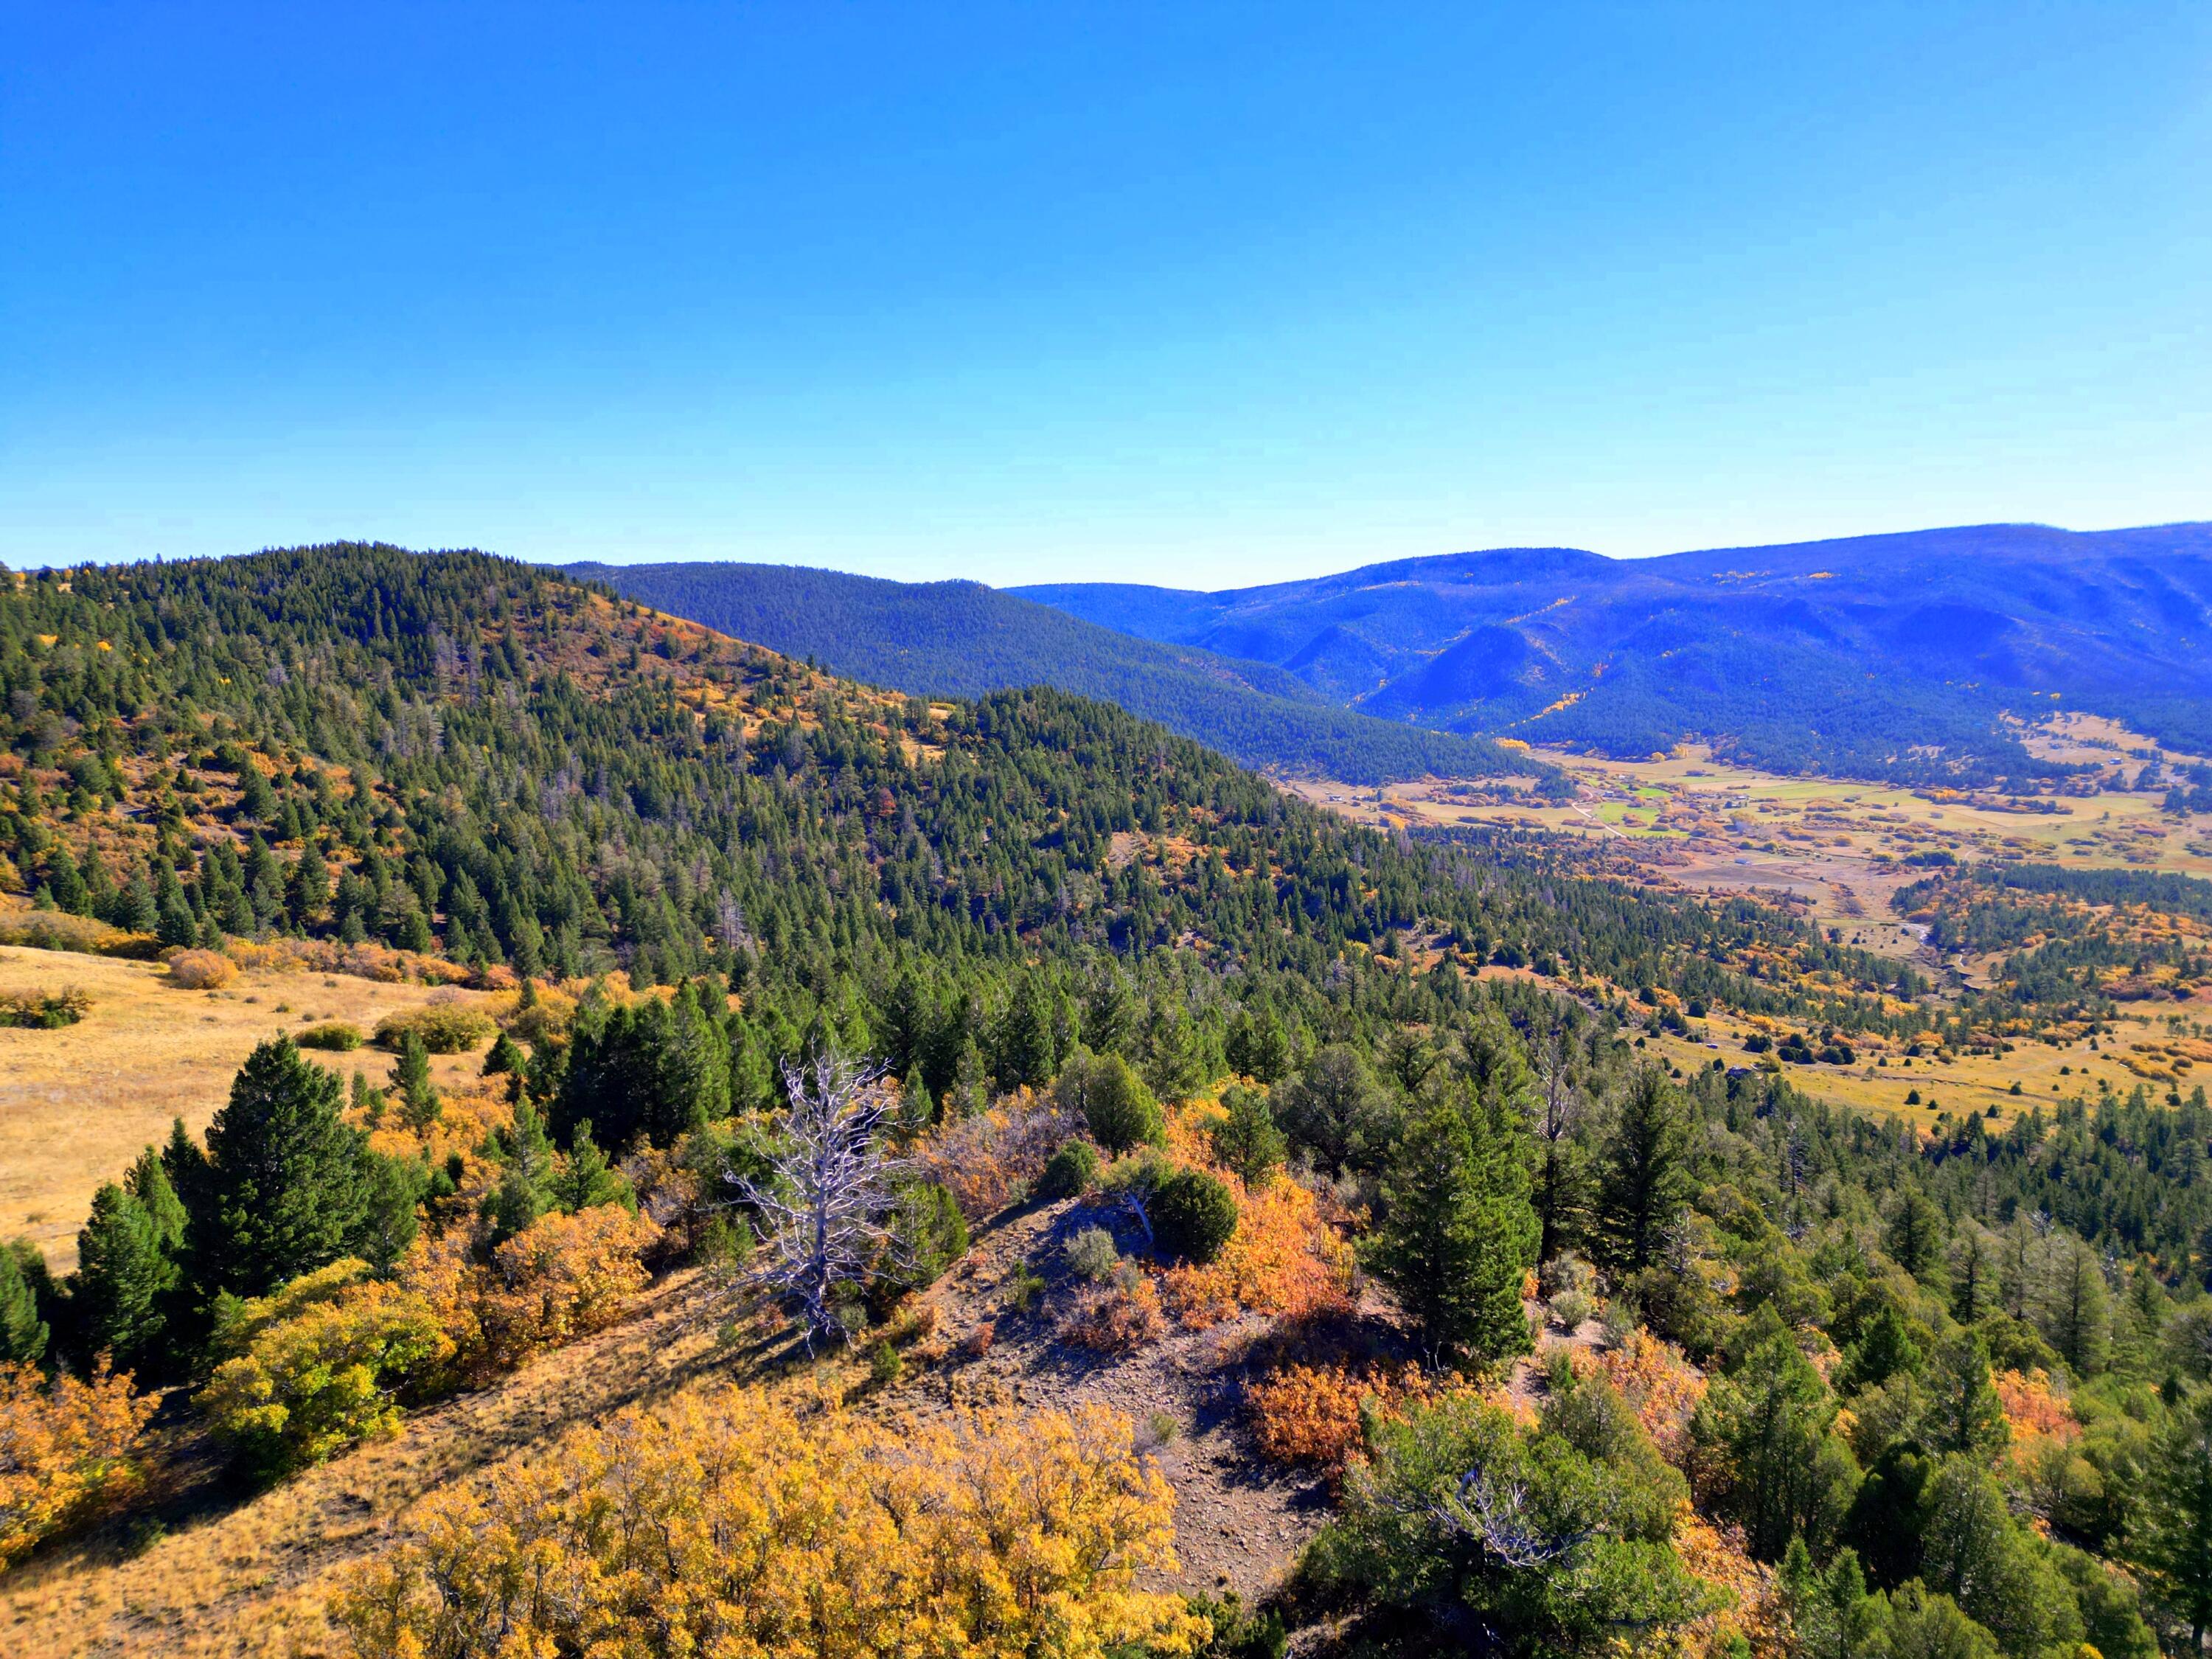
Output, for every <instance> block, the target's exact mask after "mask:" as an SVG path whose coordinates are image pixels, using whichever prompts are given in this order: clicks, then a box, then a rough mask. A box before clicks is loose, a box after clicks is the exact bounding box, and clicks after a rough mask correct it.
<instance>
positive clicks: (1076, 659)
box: [567, 564, 1529, 783]
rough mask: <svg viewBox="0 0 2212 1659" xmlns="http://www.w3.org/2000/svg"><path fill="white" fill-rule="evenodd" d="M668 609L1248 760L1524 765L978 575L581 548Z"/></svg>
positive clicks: (845, 665)
mask: <svg viewBox="0 0 2212 1659" xmlns="http://www.w3.org/2000/svg"><path fill="white" fill-rule="evenodd" d="M567 574H570V575H572V576H577V577H580V578H584V579H586V580H592V581H597V582H602V583H605V585H606V586H610V587H612V588H614V589H615V590H616V591H617V592H620V593H623V594H624V595H626V596H628V597H629V598H631V599H638V600H641V601H643V602H644V603H645V604H647V605H652V606H653V607H654V608H655V609H656V610H660V611H667V612H669V613H670V614H671V615H672V616H678V617H684V618H686V619H688V620H690V621H691V622H696V623H700V624H702V626H705V627H708V628H714V629H720V630H721V631H722V632H724V633H727V634H732V635H736V636H737V637H738V638H740V639H745V640H750V641H755V642H756V643H757V644H761V645H764V646H767V647H769V648H770V649H771V650H775V651H781V652H782V653H785V654H787V655H789V656H794V657H807V658H811V659H813V660H814V661H816V662H818V663H820V664H821V665H823V667H825V668H827V669H829V671H832V672H834V673H837V674H842V675H846V676H849V677H851V678H856V679H860V680H866V681H867V682H869V683H871V684H877V685H884V686H890V687H893V688H895V689H896V690H901V691H907V692H911V693H915V694H918V695H922V696H958V697H973V696H982V695H984V694H985V693H987V692H991V691H999V690H1011V689H1013V688H1017V687H1020V686H1025V685H1050V686H1054V687H1055V688H1057V689H1058V690H1063V691H1068V692H1073V693H1074V694H1075V695H1077V696H1086V697H1097V698H1100V699H1102V700H1103V701H1105V702H1115V703H1118V704H1120V705H1121V707H1122V708H1127V709H1128V710H1129V711H1130V712H1131V713H1133V714H1140V715H1142V716H1143V717H1144V718H1146V719H1147V720H1158V722H1159V723H1160V724H1161V725H1163V726H1166V727H1167V728H1168V729H1169V730H1170V731H1171V732H1176V734H1177V735H1179V736H1182V737H1188V738H1195V739H1197V740H1198V741H1199V742H1200V743H1203V744H1206V745H1207V746H1208V747H1210V748H1213V749H1218V750H1220V751H1221V752H1222V753H1223V754H1225V755H1227V756H1229V757H1231V759H1233V760H1237V761H1241V762H1243V763H1245V764H1246V765H1249V766H1260V767H1273V768H1277V769H1282V770H1285V771H1291V772H1300V773H1319V774H1321V775H1325V776H1328V777H1334V778H1343V779H1346V780H1347V781H1351V782H1354V783H1382V782H1389V781H1396V780H1398V779H1402V778H1414V777H1420V776H1424V775H1428V774H1431V773H1433V774H1435V775H1438V776H1443V777H1480V776H1483V775H1489V774H1493V773H1499V772H1507V771H1520V772H1524V773H1525V772H1527V771H1528V769H1529V765H1528V760H1527V758H1526V757H1516V756H1512V755H1509V754H1507V753H1505V752H1504V751H1503V750H1499V749H1498V748H1497V747H1496V746H1495V745H1493V744H1490V743H1488V742H1485V741H1480V740H1473V741H1471V740H1469V739H1468V738H1467V737H1466V736H1464V735H1462V734H1457V733H1449V732H1443V731H1441V730H1437V729H1434V728H1428V729H1424V728H1422V727H1420V726H1413V725H1409V724H1407V723H1406V722H1403V721H1397V720H1385V719H1379V718H1376V717H1375V716H1372V715H1369V714H1364V713H1360V712H1358V711H1354V710H1349V709H1346V708H1343V707H1341V706H1340V703H1338V702H1335V701H1333V700H1332V699H1331V698H1330V696H1328V694H1327V693H1325V692H1324V691H1322V690H1318V689H1316V687H1314V686H1312V685H1310V684H1307V682H1306V681H1305V680H1304V679H1303V678H1300V677H1299V676H1298V675H1297V673H1296V672H1294V671H1291V670H1290V669H1288V668H1283V667H1277V666H1274V665H1271V664H1267V663H1260V662H1241V661H1237V660H1234V659H1231V658H1229V657H1225V656H1223V655H1220V654H1218V653H1215V652H1213V651H1211V650H1206V649H1202V648H1200V647H1194V646H1190V645H1185V644H1179V643H1161V642H1158V641H1152V640H1145V639H1139V638H1136V637H1134V636H1133V635H1131V634H1129V633H1127V632H1121V631H1117V630H1115V629H1112V628H1109V627H1101V626H1098V625H1097V624H1095V623H1090V622H1086V621H1085V620H1082V619H1081V618H1079V617H1071V616H1068V615H1066V614H1064V613H1063V612H1061V611H1056V610H1054V609H1052V608H1051V607H1049V606H1046V605H1036V604H1032V603H1031V602H1030V601H1029V600H1027V599H1017V598H1014V597H1012V595H1009V594H1006V593H1001V592H996V591H994V590H993V589H991V588H988V587H985V586H981V584H979V583H975V582H964V581H949V582H913V583H909V582H894V581H884V580H877V579H875V578H872V577H866V576H852V575H846V574H842V573H840V572H836V571H830V570H808V569H802V568H796V567H793V566H786V565H766V564H649V565H603V564H579V565H572V566H569V567H568V571H567Z"/></svg>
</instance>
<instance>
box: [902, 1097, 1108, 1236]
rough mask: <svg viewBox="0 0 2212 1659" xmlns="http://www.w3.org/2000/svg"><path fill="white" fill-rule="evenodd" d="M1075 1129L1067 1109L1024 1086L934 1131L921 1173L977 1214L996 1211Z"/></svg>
mask: <svg viewBox="0 0 2212 1659" xmlns="http://www.w3.org/2000/svg"><path fill="white" fill-rule="evenodd" d="M1070 1133H1073V1126H1072V1125H1071V1124H1070V1123H1069V1121H1068V1119H1067V1115H1066V1113H1065V1112H1064V1111H1062V1110H1061V1109H1060V1108H1059V1107H1058V1106H1057V1105H1055V1104H1054V1103H1052V1102H1050V1101H1045V1100H1040V1099H1038V1098H1037V1097H1036V1096H1035V1095H1033V1094H1031V1093H1030V1091H1028V1090H1026V1089H1023V1090H1018V1091H1016V1092H1015V1093H1013V1094H1012V1095H1009V1096H1007V1097H1005V1098H1004V1099H1002V1100H1000V1102H999V1103H997V1104H996V1105H994V1106H993V1107H992V1108H991V1109H989V1110H988V1111H986V1112H979V1113H977V1114H976V1115H975V1116H973V1117H968V1118H963V1119H961V1120H960V1121H958V1122H957V1123H955V1124H953V1125H952V1126H951V1127H949V1128H947V1129H946V1130H945V1131H944V1133H941V1134H939V1135H937V1136H935V1137H933V1139H931V1140H930V1141H929V1143H928V1145H927V1146H925V1147H924V1148H923V1150H922V1152H921V1158H920V1160H919V1162H920V1164H921V1173H922V1174H923V1175H924V1176H927V1178H928V1179H930V1180H932V1181H934V1182H937V1183H938V1184H939V1186H942V1187H944V1188H945V1189H946V1190H948V1191H949V1192H951V1194H952V1196H953V1197H954V1198H955V1199H956V1200H958V1201H959V1205H960V1212H961V1213H962V1214H963V1215H965V1216H967V1217H969V1218H970V1219H971V1220H972V1219H975V1218H980V1217H982V1216H987V1215H995V1214H997V1213H998V1212H1000V1210H1003V1209H1005V1208H1006V1206H1008V1205H1009V1204H1012V1203H1013V1202H1014V1201H1015V1200H1017V1199H1018V1198H1020V1197H1021V1196H1022V1195H1023V1194H1025V1193H1027V1192H1028V1191H1029V1190H1030V1186H1031V1184H1032V1183H1034V1182H1036V1179H1037V1177H1038V1176H1041V1175H1042V1174H1043V1173H1044V1167H1045V1164H1046V1163H1047V1162H1048V1160H1049V1159H1050V1158H1051V1157H1052V1155H1053V1153H1054V1152H1055V1151H1057V1150H1058V1149H1059V1147H1060V1146H1061V1145H1062V1144H1063V1143H1065V1142H1066V1139H1067V1138H1068V1136H1069V1135H1070Z"/></svg>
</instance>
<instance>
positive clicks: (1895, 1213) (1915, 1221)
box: [1882, 1186, 1944, 1288]
mask: <svg viewBox="0 0 2212 1659" xmlns="http://www.w3.org/2000/svg"><path fill="white" fill-rule="evenodd" d="M1943 1234H1944V1226H1943V1212H1942V1211H1941V1210H1939V1209H1937V1208H1936V1206H1935V1204H1934V1203H1933V1202H1932V1201H1931V1200H1929V1196H1928V1194H1925V1193H1923V1192H1922V1191H1921V1190H1920V1188H1917V1187H1911V1186H1909V1187H1906V1188H1905V1189H1904V1190H1903V1191H1901V1192H1900V1193H1899V1194H1898V1195H1897V1200H1896V1202H1895V1203H1894V1204H1893V1206H1891V1208H1890V1212H1889V1222H1888V1225H1887V1227H1885V1228H1884V1229H1883V1232H1882V1248H1883V1249H1886V1250H1887V1251H1888V1252H1889V1258H1890V1260H1891V1261H1894V1262H1896V1263H1897V1265H1898V1266H1899V1267H1902V1268H1904V1269H1905V1272H1907V1273H1911V1275H1912V1276H1913V1277H1914V1278H1915V1279H1918V1280H1919V1281H1920V1282H1921V1283H1922V1284H1923V1285H1929V1287H1930V1288H1941V1285H1942V1279H1943V1245H1944V1237H1943Z"/></svg>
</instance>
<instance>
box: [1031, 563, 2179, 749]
mask: <svg viewBox="0 0 2212 1659" xmlns="http://www.w3.org/2000/svg"><path fill="white" fill-rule="evenodd" d="M1013 592H1017V593H1018V594H1020V595H1021V596H1022V597H1024V598H1026V599H1035V600H1036V601H1038V602H1040V603H1042V604H1045V605H1052V606H1054V607H1056V608H1058V609H1060V610H1062V611H1066V612H1067V613H1068V614H1070V615H1072V616H1076V617H1082V618H1084V619H1085V620H1086V621H1090V622H1093V623H1099V624H1101V625H1103V626H1105V627H1109V628H1114V629H1121V630H1123V631H1126V632H1127V633H1130V634H1133V635H1139V636H1142V637H1144V638H1147V639H1152V640H1156V641H1162V642H1164V643H1169V644H1175V645H1182V646H1192V647H1200V648H1201V649H1204V650H1208V651H1213V652H1218V653H1224V654H1226V655H1231V656H1235V657H1238V658H1241V659H1250V660H1253V661H1256V662H1261V663H1267V664H1273V665H1278V666H1279V667H1281V668H1283V669H1285V670H1286V671H1289V672H1291V673H1292V674H1295V675H1297V677H1298V678H1300V679H1301V680H1303V681H1304V683H1305V684H1308V685H1310V686H1311V687H1312V688H1314V690H1316V691H1319V692H1322V693H1323V694H1325V695H1327V696H1329V697H1331V698H1333V699H1334V700H1335V701H1337V702H1340V703H1342V704H1343V705H1345V706H1346V707H1349V708H1358V709H1361V710H1364V711H1365V712H1368V713H1370V714H1377V715H1383V716H1386V717H1389V718H1391V719H1394V720H1406V721H1410V722H1415V723H1419V724H1421V725H1425V726H1434V727H1437V728H1438V729H1442V730H1447V731H1454V732H1468V733H1487V734H1492V735H1498V734H1506V733H1510V734H1513V735H1516V736H1521V737H1524V738H1530V739H1532V740H1536V741H1553V742H1559V743H1566V744H1577V745H1584V746H1588V747H1590V748H1593V749H1595V750H1601V751H1602V752H1606V753H1609V754H1614V755H1624V756H1626V755H1637V754H1641V753H1644V752H1647V751H1649V750H1655V749H1662V748H1665V747H1667V746H1668V744H1672V743H1674V741H1677V740H1678V739H1680V738H1684V737H1689V736H1695V737H1701V738H1710V739H1712V740H1714V741H1716V742H1717V743H1718V744H1720V745H1722V746H1723V748H1725V749H1727V750H1730V751H1732V752H1734V753H1735V755H1736V756H1737V757H1740V758H1742V759H1745V760H1747V761H1752V762H1755V763H1760V764H1764V765H1768V766H1772V767H1776V768H1778V769H1784V770H1793V771H1794V770H1814V769H1818V770H1827V771H1833V772H1838V773H1844V774H1850V775H1875V776H1886V777H1900V776H1901V777H1907V778H1917V777H1929V778H1943V777H1949V778H1959V779H1965V780H1970V781H1988V780H1992V779H1996V778H1998V777H2005V776H2011V777H2020V776H2028V775H2035V774H2037V773H2039V772H2043V773H2047V772H2048V771H2049V768H2048V766H2047V765H2045V764H2043V763H2037V762H2035V761H2034V760H2033V758H2032V757H2029V756H2028V755H2027V752H2026V751H2025V750H2023V749H2022V748H2021V745H2020V744H2019V743H2018V741H2017V738H2016V737H2015V735H2014V733H2013V731H2012V730H2011V728H2010V727H2009V726H2008V722H2007V721H2006V720H2005V719H2004V716H2005V715H2006V714H2026V713H2032V712H2039V711H2040V710H2043V709H2045V708H2051V707H2054V706H2055V707H2061V708H2083V709H2087V710H2090V711H2092V712H2095V713H2100V714H2111V715H2113V716H2115V717H2118V718H2119V719H2123V720H2127V721H2128V722H2130V724H2131V725H2134V726H2138V727H2140V728H2141V729H2143V730H2145V731H2148V732H2151V733H2152V734H2154V735H2155V736H2157V737H2159V738H2161V739H2163V740H2165V741H2166V742H2168V743H2171V744H2174V745H2176V746H2178V747H2181V748H2185V749H2188V750H2192V751H2202V750H2207V749H2212V659H2208V657H2207V655H2206V651H2205V647H2206V646H2207V645H2208V643H2212V524H2182V525H2171V526H2159V527H2154V528H2148V529H2137V530H2118V531H2105V532H2069V531H2064V530H2056V529H2051V528H2047V527H2045V526H2033V525H1987V526H1973V527H1967V528H1960V529H1948V530H1931V531H1920V532H1911V533H1906V534H1899V535H1887V536H1867V537H1858V538H1850V539H1848V540H1839V541H1825V542H1808V543H1801V544H1790V545H1782V546H1772V547H1753V548H1724V549H1717V550H1709V551H1703V552H1692V553H1679V554H1673V555H1669V556H1665V557H1662V558H1652V559H1638V560H1619V559H1608V558H1605V557H1602V556H1599V555H1597V554H1595V553H1588V552H1583V551H1579V550H1574V549H1571V548H1503V549H1495V550H1488V551H1484V552H1474V553H1458V554H1448V555H1443V556H1437V557H1433V558H1422V559H1406V560H1399V561H1395V562H1390V563H1386V564H1376V565H1369V566H1365V567H1363V568H1359V569H1357V570H1351V571H1346V572H1344V573H1342V574H1337V575H1332V576H1325V577H1321V578H1317V579H1316V580H1310V581H1297V582H1284V583H1277V584H1273V585H1270V586H1260V587H1248V588H1239V589H1233V590H1229V591H1225V592H1214V593H1204V592H1182V591H1179V590H1175V589H1167V588H1156V587H1137V586H1123V585H1120V584H1112V583H1098V584H1081V583H1077V584H1062V585H1056V586H1033V587H1024V588H1018V589H1015V590H1013Z"/></svg>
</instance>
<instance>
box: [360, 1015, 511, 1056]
mask: <svg viewBox="0 0 2212 1659" xmlns="http://www.w3.org/2000/svg"><path fill="white" fill-rule="evenodd" d="M493 1029H494V1028H493V1025H492V1023H491V1018H490V1016H489V1015H487V1014H483V1013H481V1012H477V1010H476V1009H474V1008H471V1007H469V1006H466V1005H465V1004H464V1003H459V1002H431V1003H425V1004H424V1005H423V1006H422V1007H420V1008H412V1009H409V1010H407V1011H406V1012H402V1013H394V1014H386V1016H385V1017H384V1018H382V1019H380V1020H379V1021H377V1023H376V1041H377V1045H378V1046H379V1047H380V1048H389V1049H391V1050H392V1052H393V1053H394V1054H397V1053H398V1051H399V1045H400V1044H401V1043H402V1042H404V1041H405V1039H406V1038H407V1037H408V1036H410V1034H411V1035H412V1036H418V1037H420V1038H422V1047H423V1048H425V1049H427V1050H428V1052H429V1053H431V1054H463V1053H465V1052H466V1051H467V1050H469V1049H471V1048H475V1047H476V1046H477V1044H478V1043H479V1042H483V1040H484V1039H485V1038H486V1037H488V1036H490V1035H491V1034H492V1031H493Z"/></svg>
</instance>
